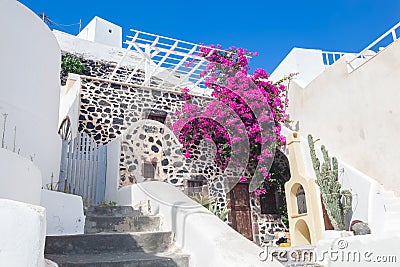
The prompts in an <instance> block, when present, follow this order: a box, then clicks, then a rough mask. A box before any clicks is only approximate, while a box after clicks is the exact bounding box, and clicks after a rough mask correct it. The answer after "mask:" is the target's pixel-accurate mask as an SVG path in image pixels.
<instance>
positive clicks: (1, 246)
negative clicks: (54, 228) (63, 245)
mask: <svg viewBox="0 0 400 267" xmlns="http://www.w3.org/2000/svg"><path fill="white" fill-rule="evenodd" d="M0 218H1V220H0V236H1V238H0V266H10V267H11V266H15V267H37V266H44V258H43V256H44V242H45V234H46V222H45V209H44V208H42V207H39V206H34V205H30V204H26V203H21V202H17V201H13V200H8V199H0Z"/></svg>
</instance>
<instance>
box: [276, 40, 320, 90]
mask: <svg viewBox="0 0 400 267" xmlns="http://www.w3.org/2000/svg"><path fill="white" fill-rule="evenodd" d="M324 70H325V66H324V61H323V58H322V50H318V49H303V48H297V47H295V48H293V49H292V50H291V51H290V52H289V54H288V55H287V56H286V57H285V58H284V59H283V60H282V62H281V63H280V64H279V66H278V67H277V68H276V69H275V70H274V71H273V73H272V74H271V77H270V78H271V80H273V81H275V82H276V81H279V80H280V79H282V78H283V77H284V76H287V75H289V74H290V73H297V72H298V73H299V74H298V75H297V76H296V80H297V82H298V83H299V84H301V85H303V86H305V85H307V84H309V83H310V82H311V81H312V80H313V79H314V78H315V77H317V76H318V75H319V74H321V73H322V72H323V71H324Z"/></svg>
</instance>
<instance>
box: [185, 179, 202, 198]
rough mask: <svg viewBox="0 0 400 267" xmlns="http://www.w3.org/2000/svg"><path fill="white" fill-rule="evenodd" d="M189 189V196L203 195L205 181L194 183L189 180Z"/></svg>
mask: <svg viewBox="0 0 400 267" xmlns="http://www.w3.org/2000/svg"><path fill="white" fill-rule="evenodd" d="M187 187H188V188H187V189H188V191H187V192H188V193H187V194H188V196H190V197H192V196H196V195H197V196H198V195H201V192H202V189H203V181H193V180H188V181H187Z"/></svg>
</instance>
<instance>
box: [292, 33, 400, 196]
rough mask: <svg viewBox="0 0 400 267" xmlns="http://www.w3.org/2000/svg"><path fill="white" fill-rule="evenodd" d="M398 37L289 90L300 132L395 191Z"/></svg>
mask: <svg viewBox="0 0 400 267" xmlns="http://www.w3.org/2000/svg"><path fill="white" fill-rule="evenodd" d="M399 70H400V40H397V41H396V42H394V43H392V44H391V45H389V46H388V47H387V48H386V49H385V50H383V51H381V52H380V53H379V54H377V55H376V56H375V57H374V58H372V59H371V60H370V61H368V62H366V63H364V64H363V65H361V66H360V67H359V68H358V69H356V70H355V71H353V72H351V73H349V72H348V69H347V64H346V61H345V58H342V59H341V60H339V61H337V62H336V63H335V64H334V65H332V66H330V67H329V68H327V69H326V70H325V71H324V72H323V73H322V74H321V75H319V76H318V77H317V78H315V79H314V80H313V81H312V82H311V83H310V84H309V85H307V86H306V87H305V88H302V87H301V86H299V85H298V84H296V81H293V82H292V83H291V85H290V88H289V110H288V112H289V114H290V118H291V119H292V120H294V121H300V124H299V125H300V134H301V135H302V136H304V137H306V136H307V134H309V133H311V134H313V135H314V137H315V138H320V139H321V141H322V143H324V144H325V145H326V146H327V148H328V149H329V150H330V151H331V152H332V153H334V154H335V155H336V156H337V157H338V158H340V159H342V160H343V161H344V162H346V163H348V164H349V165H351V166H353V167H354V168H356V169H358V170H361V171H362V172H363V173H365V174H366V175H368V176H369V177H372V178H373V179H375V180H376V181H378V182H379V183H381V184H383V185H384V186H385V187H386V188H387V189H390V190H395V191H396V192H397V193H400V183H399V182H398V175H399V173H400V164H398V163H399V162H400V153H399V152H398V150H397V149H396V141H397V139H398V133H399V132H400V121H399V119H398V118H399V117H400V105H399V102H400V94H399V92H398V91H399V86H398V85H399V84H400V75H399V73H400V72H399Z"/></svg>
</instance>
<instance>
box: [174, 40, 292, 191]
mask: <svg viewBox="0 0 400 267" xmlns="http://www.w3.org/2000/svg"><path fill="white" fill-rule="evenodd" d="M215 48H218V49H215ZM220 48H221V47H219V46H217V47H215V46H202V47H201V49H200V52H201V54H200V56H202V57H204V58H205V59H206V60H207V61H208V64H207V67H206V69H205V70H204V71H203V72H202V73H201V75H202V76H203V77H206V78H205V82H204V83H205V85H206V86H207V87H208V88H210V89H212V94H211V96H212V97H213V98H214V99H215V100H214V101H210V102H209V103H208V105H207V106H206V107H205V108H203V107H199V106H197V105H195V104H193V103H192V101H191V100H192V96H191V95H190V92H189V90H188V89H187V88H185V89H183V93H184V94H183V100H184V101H185V103H184V105H183V108H182V110H180V111H178V112H177V113H176V115H177V116H178V118H179V119H178V120H177V121H176V122H175V123H174V124H173V126H172V128H173V131H174V132H175V134H176V135H177V136H178V139H179V141H180V142H181V143H182V144H183V148H184V150H185V153H184V155H185V157H188V158H189V157H191V155H192V152H193V151H192V147H193V144H194V143H195V142H196V141H198V140H201V139H210V140H212V141H213V142H214V143H215V144H216V147H217V152H216V163H217V166H218V167H219V168H220V169H221V171H224V170H225V169H226V168H227V166H228V163H230V164H233V166H241V164H242V165H243V162H245V172H244V173H245V175H241V176H240V177H238V180H237V181H242V182H243V181H246V180H248V179H254V177H255V176H256V174H258V175H261V176H262V182H263V183H260V184H259V185H258V186H257V188H256V189H255V190H254V192H255V194H256V195H261V194H264V193H265V189H264V188H265V184H267V183H268V179H269V178H270V177H271V175H270V173H269V172H268V171H269V168H268V166H271V163H272V160H273V157H274V153H275V148H276V147H277V146H281V145H283V144H285V137H284V136H283V135H281V124H283V123H285V122H286V121H287V114H286V108H287V106H288V98H287V91H286V90H287V89H286V86H285V85H284V84H283V82H284V80H281V81H280V82H278V83H273V82H272V81H270V80H269V76H268V74H267V72H266V71H265V70H263V69H256V70H255V71H254V72H253V73H251V74H250V73H249V71H250V68H249V66H248V63H249V62H248V58H249V57H250V56H256V55H257V53H251V52H248V51H247V50H245V49H242V48H235V47H232V48H231V49H229V50H226V51H223V50H220ZM291 77H292V76H291V75H289V76H288V78H289V79H290V78H291ZM199 114H201V115H200V116H199ZM244 140H246V142H248V144H249V145H248V148H244V146H243V145H237V144H241V142H243V141H244ZM232 155H242V156H241V157H239V158H238V157H236V159H235V160H234V162H232V158H233V157H232ZM267 163H269V164H267Z"/></svg>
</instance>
